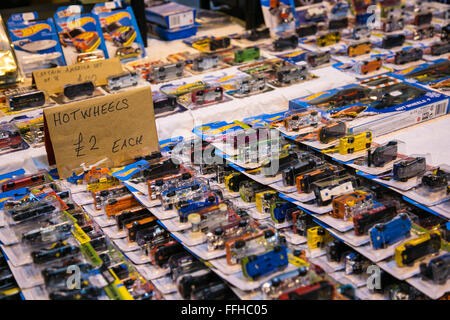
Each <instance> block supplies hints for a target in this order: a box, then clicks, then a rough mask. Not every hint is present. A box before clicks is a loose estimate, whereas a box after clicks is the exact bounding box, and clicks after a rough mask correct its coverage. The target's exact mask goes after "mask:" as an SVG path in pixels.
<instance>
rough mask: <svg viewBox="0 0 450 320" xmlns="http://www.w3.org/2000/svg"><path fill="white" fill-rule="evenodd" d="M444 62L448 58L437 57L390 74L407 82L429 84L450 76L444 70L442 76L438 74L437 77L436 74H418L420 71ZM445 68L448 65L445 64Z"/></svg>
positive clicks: (446, 61)
mask: <svg viewBox="0 0 450 320" xmlns="http://www.w3.org/2000/svg"><path fill="white" fill-rule="evenodd" d="M444 63H448V60H447V59H438V60H434V61H429V62H426V63H422V64H420V65H416V66H412V67H409V68H406V69H404V70H400V71H395V72H392V73H391V75H392V76H393V77H396V78H398V79H401V80H404V81H405V82H409V83H411V82H413V83H419V84H426V85H429V84H433V83H437V82H440V81H444V80H446V79H449V78H450V76H448V71H445V70H444V72H442V76H439V77H438V76H436V77H432V76H431V77H430V76H425V75H420V73H421V71H425V70H426V69H427V68H430V67H433V66H435V65H437V64H444ZM447 68H448V66H447ZM414 73H416V74H417V76H415V75H414ZM446 75H447V76H446Z"/></svg>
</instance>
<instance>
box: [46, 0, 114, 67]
mask: <svg viewBox="0 0 450 320" xmlns="http://www.w3.org/2000/svg"><path fill="white" fill-rule="evenodd" d="M82 11H83V7H82V6H68V7H61V8H59V9H58V10H57V11H56V13H55V17H54V18H55V23H56V28H57V30H58V35H59V41H60V43H61V45H62V47H63V52H64V57H65V59H66V63H67V65H72V64H75V63H78V62H82V61H83V59H86V58H85V57H86V55H85V54H89V55H88V57H87V58H88V59H89V60H92V59H107V58H109V54H108V50H107V49H106V45H105V39H104V38H103V32H102V28H101V26H100V21H99V20H98V17H97V16H96V15H95V14H92V13H82Z"/></svg>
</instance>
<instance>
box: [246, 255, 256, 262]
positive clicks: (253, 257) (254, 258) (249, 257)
mask: <svg viewBox="0 0 450 320" xmlns="http://www.w3.org/2000/svg"><path fill="white" fill-rule="evenodd" d="M257 259H258V257H257V256H255V255H251V256H248V261H249V262H253V261H256V260H257Z"/></svg>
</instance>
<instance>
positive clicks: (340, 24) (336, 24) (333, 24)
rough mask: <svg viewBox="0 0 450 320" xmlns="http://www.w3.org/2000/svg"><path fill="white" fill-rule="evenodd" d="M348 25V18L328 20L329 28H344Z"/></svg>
mask: <svg viewBox="0 0 450 320" xmlns="http://www.w3.org/2000/svg"><path fill="white" fill-rule="evenodd" d="M347 27H348V18H347V17H344V18H340V19H333V20H330V21H329V22H328V29H329V30H337V29H344V28H347Z"/></svg>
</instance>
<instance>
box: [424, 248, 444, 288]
mask: <svg viewBox="0 0 450 320" xmlns="http://www.w3.org/2000/svg"><path fill="white" fill-rule="evenodd" d="M420 275H421V276H422V279H424V280H431V281H433V282H434V283H436V284H438V285H443V284H445V283H446V282H447V279H448V277H449V275H450V253H446V254H445V255H443V256H441V257H437V258H434V259H432V260H431V261H430V262H429V263H428V264H426V263H421V264H420Z"/></svg>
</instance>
